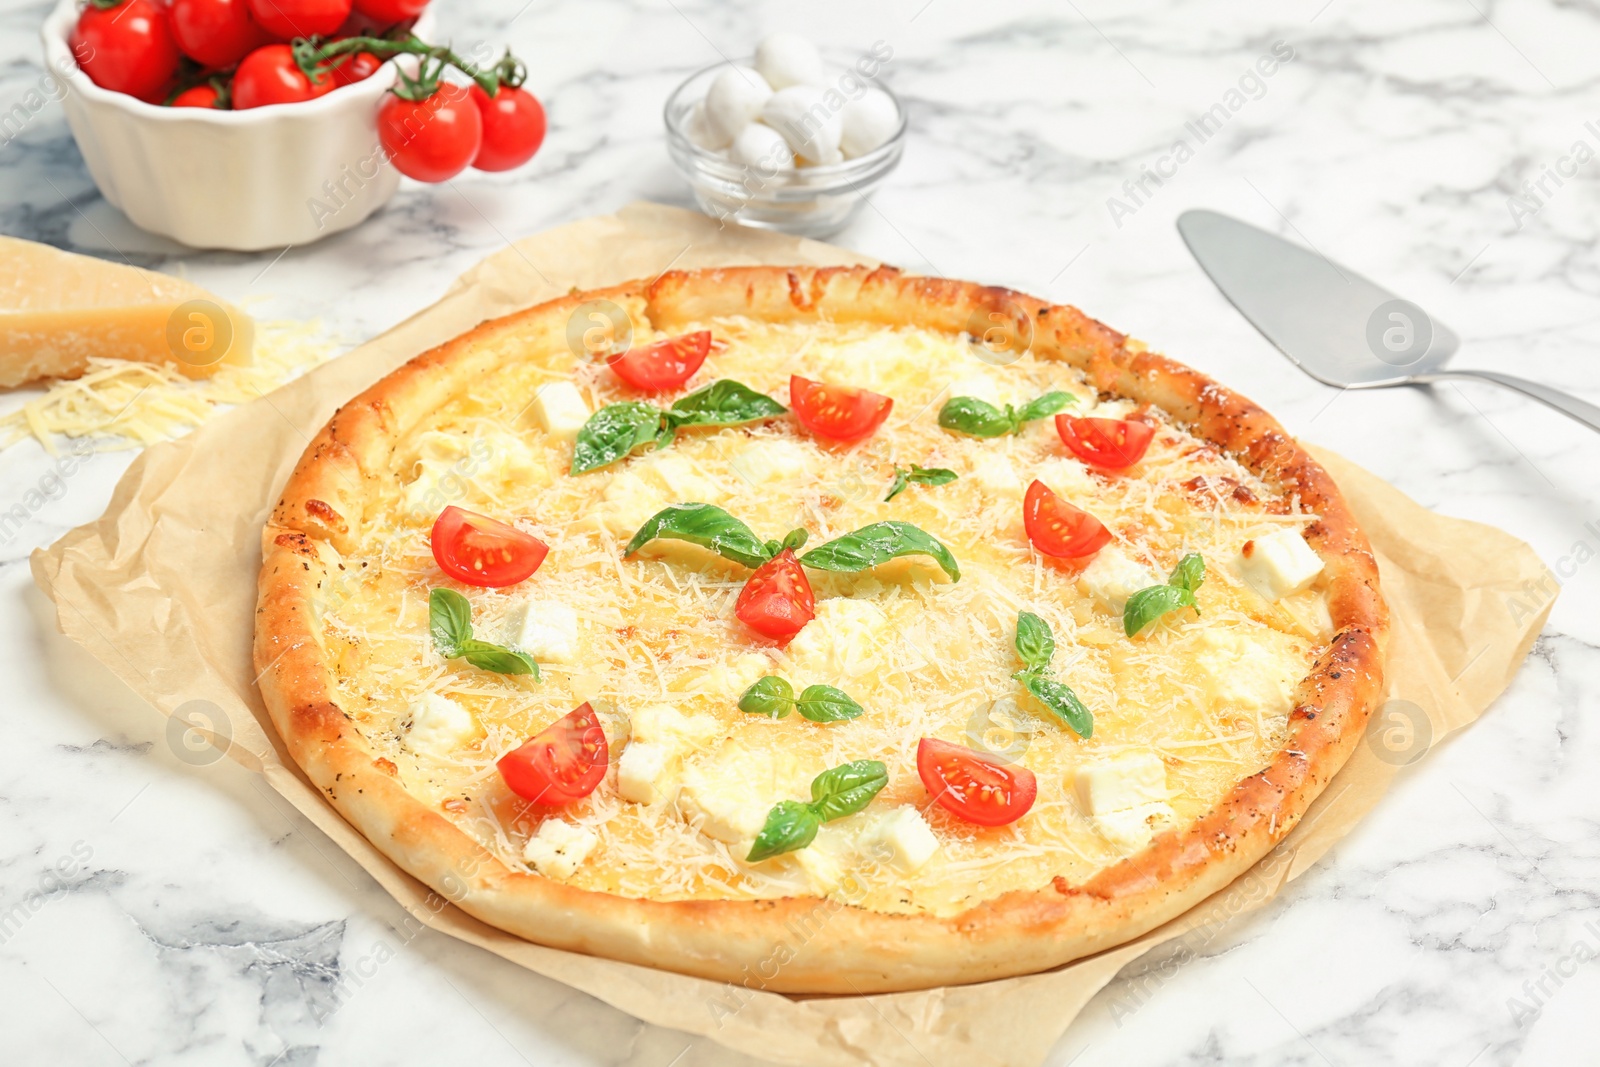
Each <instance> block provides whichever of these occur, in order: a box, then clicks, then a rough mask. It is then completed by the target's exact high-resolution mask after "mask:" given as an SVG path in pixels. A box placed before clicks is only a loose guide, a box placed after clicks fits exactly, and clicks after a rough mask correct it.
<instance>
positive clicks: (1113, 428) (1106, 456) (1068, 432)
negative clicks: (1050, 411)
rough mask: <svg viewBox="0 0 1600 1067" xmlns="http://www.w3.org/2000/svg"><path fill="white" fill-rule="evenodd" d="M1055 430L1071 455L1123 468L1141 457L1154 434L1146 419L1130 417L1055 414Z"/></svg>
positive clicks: (1153, 428)
mask: <svg viewBox="0 0 1600 1067" xmlns="http://www.w3.org/2000/svg"><path fill="white" fill-rule="evenodd" d="M1056 433H1058V434H1060V435H1061V440H1062V442H1063V443H1064V444H1065V445H1066V446H1067V447H1068V448H1070V449H1072V454H1073V455H1075V456H1077V457H1078V458H1079V459H1081V460H1083V461H1084V462H1085V463H1087V464H1089V465H1090V466H1093V467H1102V468H1104V469H1105V470H1112V471H1117V470H1122V469H1123V468H1124V467H1131V466H1133V465H1134V464H1135V463H1137V462H1139V461H1140V460H1141V459H1143V458H1144V452H1145V449H1147V448H1149V447H1150V441H1151V439H1152V438H1154V437H1155V435H1156V428H1155V427H1154V426H1151V425H1150V424H1149V423H1148V422H1134V421H1132V420H1131V419H1075V418H1073V417H1072V416H1071V415H1057V416H1056Z"/></svg>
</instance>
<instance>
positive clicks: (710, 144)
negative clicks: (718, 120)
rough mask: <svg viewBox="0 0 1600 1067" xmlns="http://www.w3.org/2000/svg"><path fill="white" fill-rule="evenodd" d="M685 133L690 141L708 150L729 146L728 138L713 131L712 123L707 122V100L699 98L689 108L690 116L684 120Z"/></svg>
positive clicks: (716, 150)
mask: <svg viewBox="0 0 1600 1067" xmlns="http://www.w3.org/2000/svg"><path fill="white" fill-rule="evenodd" d="M683 135H684V136H685V137H687V138H688V139H689V143H690V144H692V145H695V146H697V147H700V148H704V149H705V150H706V151H708V152H718V151H721V150H722V149H724V148H727V147H728V140H729V139H728V138H726V137H720V136H718V135H717V134H716V133H714V132H712V129H711V125H710V123H708V122H706V102H705V101H704V100H698V101H696V102H695V105H694V107H693V108H691V109H690V110H689V117H688V118H686V119H684V120H683Z"/></svg>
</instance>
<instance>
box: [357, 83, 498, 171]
mask: <svg viewBox="0 0 1600 1067" xmlns="http://www.w3.org/2000/svg"><path fill="white" fill-rule="evenodd" d="M378 140H379V142H380V143H381V144H382V145H383V148H384V151H385V152H386V153H387V154H388V156H389V160H390V162H392V163H393V164H394V165H395V169H396V170H398V171H399V172H400V173H401V174H404V175H406V176H407V177H411V178H415V179H417V180H418V181H420V182H442V181H448V180H449V179H451V178H454V177H455V176H456V175H457V174H460V173H461V172H462V171H464V170H466V169H467V164H469V163H471V162H472V160H473V158H474V157H476V156H477V154H478V148H479V147H480V146H481V145H482V144H483V116H482V115H480V114H479V113H478V108H477V105H475V104H474V103H473V102H472V97H471V96H469V95H468V94H467V91H466V90H465V89H463V88H462V87H461V86H459V85H455V84H452V83H450V82H440V83H439V88H438V89H437V90H436V91H435V92H434V94H433V95H432V96H430V97H428V98H427V99H426V100H420V101H412V100H402V99H400V98H399V97H398V96H392V95H391V96H390V97H389V99H388V100H386V101H385V102H384V105H383V107H382V109H380V110H379V111H378Z"/></svg>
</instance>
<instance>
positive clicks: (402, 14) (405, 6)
mask: <svg viewBox="0 0 1600 1067" xmlns="http://www.w3.org/2000/svg"><path fill="white" fill-rule="evenodd" d="M427 6H428V0H355V9H356V10H357V11H359V12H360V13H361V14H363V15H365V16H366V17H367V18H369V19H371V20H372V21H373V22H376V23H378V24H380V25H383V26H393V25H394V24H395V23H397V22H405V21H406V20H407V19H414V18H416V17H417V16H418V15H420V14H422V12H423V10H424V9H425V8H426V7H427Z"/></svg>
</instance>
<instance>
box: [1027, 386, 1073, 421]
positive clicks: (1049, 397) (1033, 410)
mask: <svg viewBox="0 0 1600 1067" xmlns="http://www.w3.org/2000/svg"><path fill="white" fill-rule="evenodd" d="M1070 403H1072V394H1071V393H1063V392H1060V391H1056V392H1050V393H1046V394H1044V396H1041V397H1040V398H1039V399H1037V400H1030V401H1028V402H1027V403H1026V404H1024V405H1022V407H1021V409H1020V410H1018V412H1017V425H1018V427H1019V428H1020V427H1021V425H1022V424H1023V423H1025V422H1033V421H1034V420H1035V419H1042V418H1044V417H1045V416H1047V415H1054V414H1055V413H1056V412H1058V411H1060V410H1061V409H1062V408H1064V407H1066V406H1067V405H1068V404H1070Z"/></svg>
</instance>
